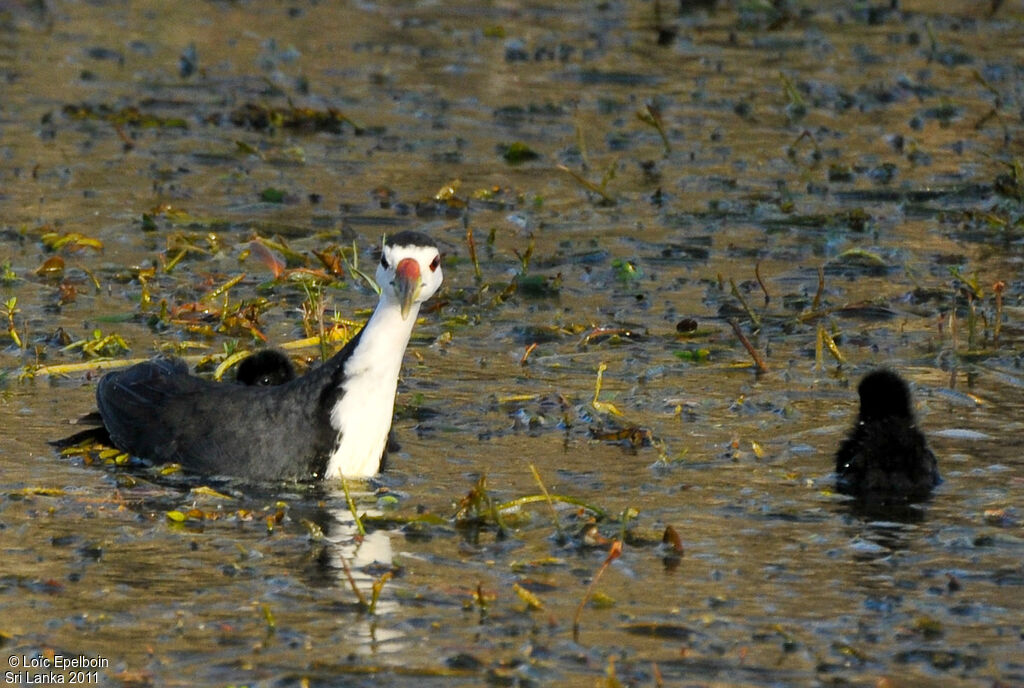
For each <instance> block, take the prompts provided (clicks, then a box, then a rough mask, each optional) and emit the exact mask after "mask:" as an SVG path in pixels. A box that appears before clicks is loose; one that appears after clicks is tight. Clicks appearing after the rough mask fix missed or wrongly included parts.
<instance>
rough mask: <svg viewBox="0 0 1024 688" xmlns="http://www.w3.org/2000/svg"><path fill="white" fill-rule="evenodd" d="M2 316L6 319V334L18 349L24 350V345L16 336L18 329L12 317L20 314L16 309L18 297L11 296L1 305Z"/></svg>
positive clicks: (19, 337)
mask: <svg viewBox="0 0 1024 688" xmlns="http://www.w3.org/2000/svg"><path fill="white" fill-rule="evenodd" d="M3 311H4V313H3V314H4V316H5V317H6V318H7V334H8V336H10V338H11V339H12V340H14V343H15V344H16V345H17V346H18V348H19V349H23V348H25V344H24V343H23V342H22V340H21V336H20V335H18V328H17V327H16V326H15V324H14V316H15V315H17V314H18V313H20V312H21V309H19V308H18V297H17V296H12V297H11V298H9V299H7V300H6V301H4V303H3Z"/></svg>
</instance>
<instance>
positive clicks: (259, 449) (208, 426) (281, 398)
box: [96, 359, 335, 480]
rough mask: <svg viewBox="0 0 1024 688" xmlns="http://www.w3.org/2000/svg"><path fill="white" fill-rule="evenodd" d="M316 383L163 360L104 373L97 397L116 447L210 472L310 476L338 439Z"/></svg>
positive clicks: (272, 477)
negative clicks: (259, 381)
mask: <svg viewBox="0 0 1024 688" xmlns="http://www.w3.org/2000/svg"><path fill="white" fill-rule="evenodd" d="M314 377H315V376H314ZM314 382H315V380H314V379H313V378H311V377H310V376H307V377H304V378H299V379H295V380H292V381H291V382H290V383H286V384H283V385H277V386H260V385H257V386H241V385H231V384H223V383H217V382H211V381H208V380H204V379H201V378H197V377H195V376H193V375H189V374H188V371H187V368H186V366H185V365H184V363H182V362H181V361H176V360H168V359H157V360H155V361H152V362H149V363H140V364H138V365H136V366H133V367H131V368H128V369H127V370H124V371H119V372H115V373H110V374H108V375H106V376H104V377H103V379H102V380H100V384H99V387H98V388H97V390H96V400H97V403H98V405H99V409H100V414H101V415H102V417H103V423H104V425H105V426H106V428H107V430H108V431H109V433H110V438H111V440H112V441H113V444H114V446H116V447H117V448H118V449H121V450H122V451H126V452H129V453H130V454H133V455H135V456H138V457H140V458H143V459H148V460H151V461H153V462H155V463H168V462H174V463H179V464H181V465H182V466H184V467H185V468H187V469H189V470H192V471H196V472H199V473H205V474H217V475H233V476H238V477H241V478H247V479H251V480H278V479H287V480H308V479H310V478H313V477H314V474H315V473H317V472H322V470H323V465H324V464H325V462H326V456H327V454H328V453H329V452H330V450H331V448H332V446H333V442H334V440H335V438H334V436H333V434H332V431H331V430H330V424H329V422H328V420H327V418H326V417H322V416H321V415H320V414H321V412H320V411H319V410H318V409H317V407H316V405H315V404H314V403H312V401H313V400H311V399H310V397H311V396H314V395H313V394H312V392H313V390H311V389H310V387H314V388H315V387H316V386H317V385H313V384H312V383H314ZM314 399H315V396H314Z"/></svg>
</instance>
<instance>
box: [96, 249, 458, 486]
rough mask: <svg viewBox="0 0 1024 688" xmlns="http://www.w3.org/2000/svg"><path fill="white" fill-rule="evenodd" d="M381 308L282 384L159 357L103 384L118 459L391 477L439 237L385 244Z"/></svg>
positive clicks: (254, 476)
mask: <svg viewBox="0 0 1024 688" xmlns="http://www.w3.org/2000/svg"><path fill="white" fill-rule="evenodd" d="M376 278H377V284H378V285H379V286H380V300H379V301H378V302H377V307H376V308H375V309H374V311H373V315H371V316H370V319H369V321H367V323H366V325H365V326H363V328H362V329H361V330H360V331H359V332H357V333H356V335H355V336H354V337H353V338H352V339H351V340H350V341H349V342H348V343H347V344H346V345H345V347H344V348H343V349H342V350H341V351H339V352H338V353H337V354H335V355H334V356H333V357H332V358H331V359H329V360H328V361H327V362H325V363H324V364H323V365H321V366H319V367H317V368H314V369H312V370H310V371H308V372H307V373H306V374H305V375H303V376H301V377H297V378H294V379H292V380H290V381H288V382H285V383H283V384H280V385H270V386H266V385H254V386H240V385H223V384H218V383H216V382H212V381H209V380H205V379H202V378H198V377H195V376H193V375H190V374H189V373H188V371H187V369H185V368H184V366H183V364H181V362H180V361H176V360H173V359H163V358H158V359H155V360H153V361H150V362H147V363H140V364H138V365H135V366H132V367H131V368H127V369H126V370H123V371H117V372H112V373H108V374H107V375H105V376H103V378H102V379H101V380H100V382H99V386H98V387H97V389H96V400H97V402H98V405H99V412H100V416H101V418H102V420H103V425H104V427H105V428H106V430H107V432H108V433H109V435H110V439H111V442H112V443H113V445H114V446H115V447H117V448H118V449H120V450H122V451H124V452H128V453H129V454H132V455H134V456H137V457H139V458H142V459H148V460H150V461H153V462H155V463H178V464H180V465H181V466H182V467H184V468H185V469H187V470H190V471H195V472H198V473H204V474H212V475H230V476H237V477H241V478H244V479H247V480H253V481H269V480H300V481H301V480H310V479H315V478H337V477H339V476H347V477H369V476H372V475H374V474H376V473H377V472H378V471H379V470H380V465H381V459H382V457H383V454H384V450H385V447H386V443H387V438H388V431H389V430H390V428H391V420H392V416H393V411H394V404H395V391H396V389H397V387H398V375H399V372H400V371H401V367H402V357H403V355H404V354H405V348H406V345H407V344H408V343H409V337H410V336H411V335H412V328H413V325H414V323H415V322H416V318H417V315H418V314H419V310H420V306H421V305H422V304H423V302H424V301H426V300H427V299H429V298H430V297H431V296H433V295H434V293H435V292H437V290H438V288H440V286H441V281H442V272H441V256H440V253H439V251H438V248H437V245H436V244H435V243H434V242H433V241H432V240H431V239H430V237H428V236H426V235H424V234H421V233H419V232H412V231H405V232H399V233H398V234H395V235H394V236H392V237H390V238H388V239H386V241H385V243H384V245H383V247H382V250H381V258H380V263H379V265H378V266H377V274H376Z"/></svg>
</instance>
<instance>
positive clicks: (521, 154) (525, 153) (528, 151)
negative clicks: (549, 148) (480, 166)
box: [501, 141, 540, 165]
mask: <svg viewBox="0 0 1024 688" xmlns="http://www.w3.org/2000/svg"><path fill="white" fill-rule="evenodd" d="M501 157H502V158H504V159H505V162H507V163H508V164H509V165H521V164H523V163H524V162H530V161H531V160H538V159H539V158H540V153H538V152H537V151H535V150H533V149H532V148H530V147H529V146H528V145H526V144H525V143H523V142H522V141H514V142H512V143H510V144H508V145H507V146H502V147H501Z"/></svg>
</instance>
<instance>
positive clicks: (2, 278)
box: [0, 258, 21, 287]
mask: <svg viewBox="0 0 1024 688" xmlns="http://www.w3.org/2000/svg"><path fill="white" fill-rule="evenodd" d="M20 279H21V278H20V277H18V274H17V273H16V272H14V268H13V267H11V259H10V258H8V259H6V260H4V262H3V263H0V284H3V285H4V286H7V287H9V286H11V285H12V284H14V283H15V282H17V281H18V280H20Z"/></svg>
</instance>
